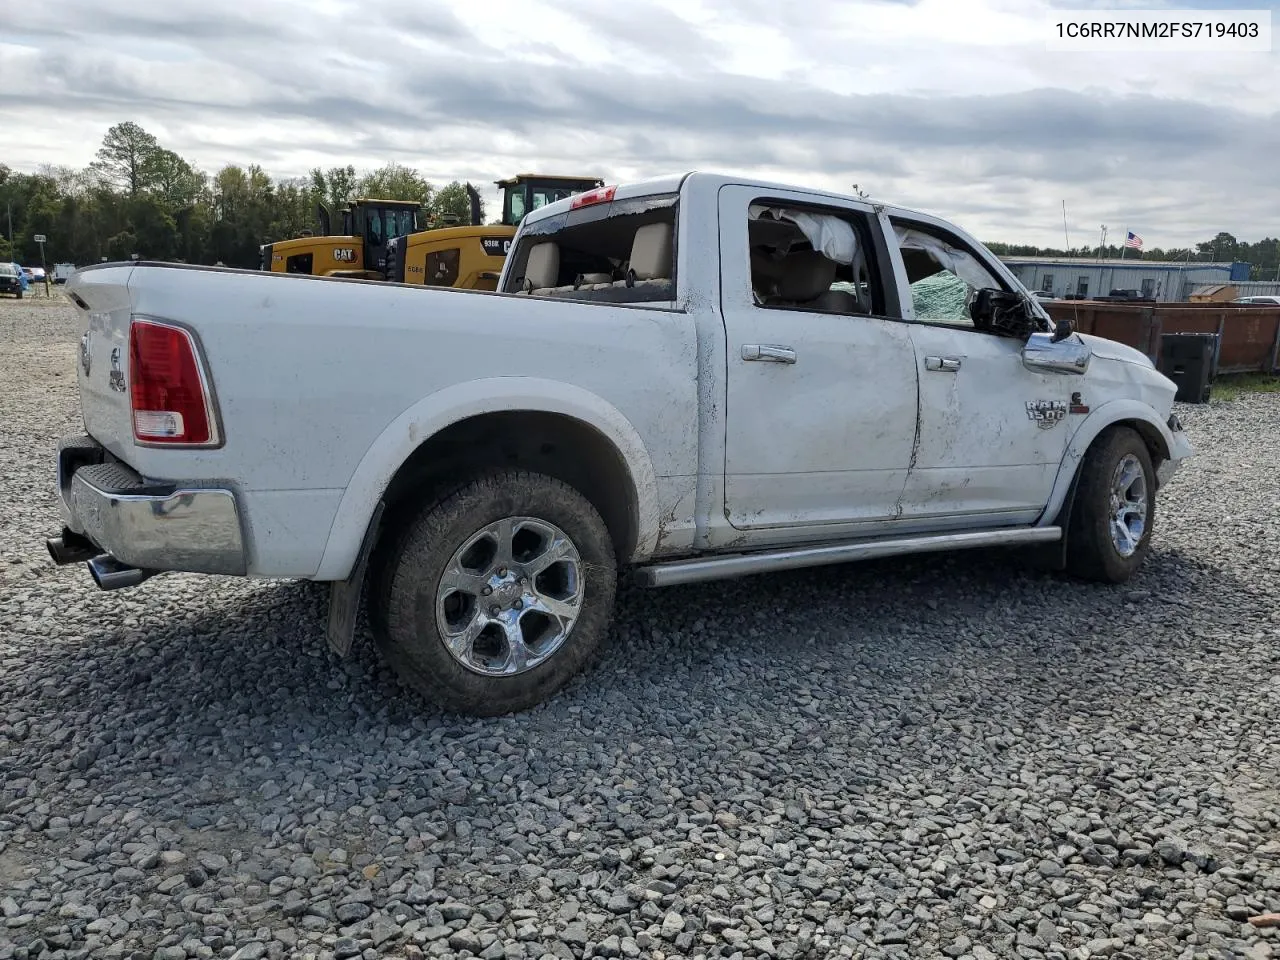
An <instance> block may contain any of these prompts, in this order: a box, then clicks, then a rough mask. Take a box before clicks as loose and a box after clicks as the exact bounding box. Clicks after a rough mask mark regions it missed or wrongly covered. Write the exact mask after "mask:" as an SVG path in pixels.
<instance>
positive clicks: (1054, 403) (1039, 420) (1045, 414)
mask: <svg viewBox="0 0 1280 960" xmlns="http://www.w3.org/2000/svg"><path fill="white" fill-rule="evenodd" d="M1027 418H1028V419H1030V420H1034V421H1035V423H1036V426H1038V427H1039V428H1040V429H1041V430H1048V429H1049V428H1050V427H1052V426H1054V425H1055V424H1058V423H1060V422H1062V421H1063V420H1065V419H1066V418H1067V404H1066V401H1064V400H1028V401H1027Z"/></svg>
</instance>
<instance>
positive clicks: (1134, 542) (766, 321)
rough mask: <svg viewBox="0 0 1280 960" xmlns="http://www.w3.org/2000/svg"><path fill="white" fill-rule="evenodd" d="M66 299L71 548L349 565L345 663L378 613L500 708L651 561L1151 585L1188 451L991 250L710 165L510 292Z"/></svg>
mask: <svg viewBox="0 0 1280 960" xmlns="http://www.w3.org/2000/svg"><path fill="white" fill-rule="evenodd" d="M68 294H69V296H70V298H71V300H72V301H73V302H74V303H75V305H76V307H77V309H78V310H79V312H80V313H79V316H80V327H81V330H82V333H83V336H82V337H81V340H80V352H79V361H78V378H79V388H80V397H81V406H82V409H83V416H84V425H85V432H86V435H84V436H79V437H74V438H67V439H65V440H64V441H63V442H62V443H61V444H60V446H59V451H58V472H57V484H58V488H59V490H60V491H61V503H62V508H63V520H64V523H65V526H64V528H63V530H62V532H61V535H60V536H58V537H56V538H54V539H52V540H50V541H49V543H48V545H49V550H50V553H51V554H52V556H53V558H54V560H55V561H56V562H59V563H70V562H80V561H88V564H89V568H90V570H91V571H92V574H93V577H94V579H95V581H96V582H97V584H98V585H99V586H100V587H103V588H114V587H118V586H130V585H133V584H137V583H139V582H141V581H143V580H144V579H146V578H147V577H149V576H151V575H152V574H153V573H156V572H159V571H190V572H196V573H207V574H224V575H233V576H250V577H282V578H305V579H311V580H317V581H329V582H331V583H332V590H331V603H330V623H329V641H330V644H331V645H332V646H333V647H334V648H335V650H337V651H338V652H339V653H345V652H346V651H347V650H348V649H349V648H350V646H351V643H352V640H353V636H354V632H355V616H356V610H357V604H358V601H359V600H360V599H361V598H362V597H364V596H367V602H368V610H369V618H370V623H371V626H372V632H373V634H374V636H375V638H376V641H377V643H378V644H379V646H380V647H381V649H382V650H383V652H384V655H385V656H386V657H387V659H388V661H389V662H390V663H391V664H392V666H393V667H394V668H395V669H396V670H397V672H398V674H399V675H400V676H401V677H402V678H403V680H404V681H405V682H406V683H407V684H409V685H410V686H412V687H413V688H415V689H417V690H418V691H420V692H422V693H424V694H425V695H427V696H428V697H431V698H434V699H435V700H437V701H439V702H440V703H442V704H443V705H444V706H446V707H447V708H449V709H454V710H458V711H463V712H469V713H474V714H480V715H491V714H496V713H503V712H509V711H513V710H519V709H523V708H527V707H529V706H531V705H533V704H535V703H537V702H539V701H541V700H543V699H545V698H547V697H548V696H550V695H551V694H553V693H554V692H555V691H556V690H557V689H559V688H560V687H561V686H562V685H563V684H564V683H565V682H566V681H567V680H569V678H570V677H572V676H573V675H574V674H575V673H576V672H577V671H579V670H580V668H581V667H582V665H583V664H584V662H585V661H586V659H587V658H588V656H589V655H590V654H591V653H592V651H593V649H594V648H596V646H597V645H598V644H599V643H600V641H601V639H602V637H603V635H604V634H605V632H606V630H607V626H608V624H609V621H610V618H611V615H612V608H613V604H614V594H615V588H616V584H617V578H618V574H619V570H620V568H624V567H625V568H629V569H630V571H631V573H632V574H633V575H634V576H636V577H638V579H639V581H640V582H641V583H643V584H645V585H648V586H663V585H667V584H682V583H690V582H693V581H701V580H712V579H715V578H720V577H732V576H739V575H743V574H754V573H765V572H768V571H774V570H781V569H786V568H795V567H803V566H809V565H815V564H825V563H837V562H844V561H851V560H857V559H861V558H867V557H881V556H887V555H896V554H906V553H913V552H922V551H944V550H955V549H961V548H972V547H990V546H1009V547H1018V546H1028V547H1029V546H1036V547H1037V548H1038V550H1039V551H1043V552H1047V554H1048V558H1049V560H1050V561H1051V562H1052V563H1053V565H1054V566H1055V567H1056V568H1057V569H1062V570H1066V571H1068V572H1070V573H1072V574H1074V575H1078V576H1081V577H1085V578H1092V579H1099V580H1103V581H1111V582H1119V581H1123V580H1125V579H1127V578H1128V577H1130V576H1131V575H1132V574H1133V572H1134V571H1135V569H1136V568H1137V567H1138V566H1139V564H1140V563H1141V562H1142V560H1143V558H1144V556H1145V555H1146V554H1147V552H1148V548H1149V545H1150V543H1151V536H1152V523H1153V519H1154V510H1155V499H1154V497H1155V493H1156V490H1157V488H1158V487H1159V485H1160V484H1161V483H1163V482H1165V481H1166V480H1167V479H1168V478H1169V476H1170V475H1171V474H1172V472H1173V471H1174V470H1175V469H1176V468H1177V466H1178V464H1179V463H1180V462H1181V461H1182V460H1183V459H1184V458H1186V457H1187V456H1189V455H1190V454H1191V447H1190V444H1189V443H1188V441H1187V438H1186V436H1185V434H1184V432H1183V429H1182V427H1181V425H1180V424H1179V422H1178V420H1177V418H1176V416H1174V415H1173V414H1172V407H1173V398H1174V392H1175V390H1174V385H1173V383H1172V382H1171V381H1169V380H1168V379H1167V378H1165V377H1164V376H1162V375H1161V374H1160V373H1158V372H1157V371H1156V370H1155V369H1154V367H1153V366H1152V364H1151V362H1150V361H1149V360H1148V358H1147V357H1146V356H1144V355H1143V354H1141V353H1139V352H1137V351H1135V350H1132V349H1130V348H1128V347H1126V346H1122V345H1120V344H1117V343H1113V342H1110V341H1107V340H1102V339H1097V338H1093V337H1087V336H1081V335H1080V334H1078V333H1076V332H1073V331H1072V329H1071V326H1070V324H1059V325H1058V326H1057V327H1056V328H1055V327H1054V325H1053V324H1052V322H1051V321H1050V320H1049V318H1048V317H1047V316H1046V315H1045V314H1044V312H1043V308H1041V307H1040V306H1039V305H1038V304H1036V303H1035V301H1034V299H1033V298H1032V297H1031V296H1030V295H1029V294H1028V293H1027V291H1026V290H1025V289H1023V288H1022V287H1021V286H1020V285H1019V283H1018V281H1017V279H1016V278H1015V277H1014V276H1013V275H1012V274H1011V273H1010V272H1009V271H1008V270H1007V269H1006V268H1005V267H1004V266H1003V264H1001V262H1000V261H999V260H998V259H997V258H996V257H994V256H992V255H991V253H990V252H989V251H988V250H986V249H985V248H984V247H983V246H982V245H981V244H979V243H978V242H976V241H975V240H974V239H973V238H972V237H970V236H968V235H967V234H966V233H964V232H962V231H961V230H959V229H957V228H955V227H953V226H951V225H949V224H948V223H945V222H943V221H942V220H939V219H936V218H934V217H931V216H927V215H924V214H920V213H914V212H911V211H909V210H905V209H900V208H897V207H892V206H886V205H883V204H880V203H875V202H872V201H868V200H865V199H861V198H852V197H845V196H840V195H835V194H830V193H825V192H821V191H815V190H807V189H802V188H798V187H790V186H784V185H780V184H774V183H765V182H756V181H752V180H749V179H742V178H734V177H727V176H721V175H713V174H708V173H691V174H686V175H684V176H675V177H666V178H659V179H653V180H648V181H643V182H638V183H632V184H627V185H620V186H616V187H613V186H610V187H605V188H602V189H599V190H595V191H592V192H590V193H585V194H581V195H579V196H577V197H574V198H570V199H566V200H562V201H560V202H558V203H554V204H551V205H549V206H546V207H543V208H541V209H539V210H536V211H533V212H532V213H530V214H529V215H528V216H527V217H526V218H525V220H524V222H523V224H522V225H521V227H520V230H519V232H518V234H517V236H516V237H515V239H514V242H513V246H512V251H511V254H510V255H509V257H508V258H507V262H506V265H505V267H504V270H503V274H502V277H501V279H500V281H499V288H498V291H497V292H478V291H469V290H455V289H431V288H424V287H421V286H406V285H400V284H393V283H378V282H369V281H357V280H335V279H328V278H318V277H310V276H301V275H290V274H277V273H269V272H268V273H263V272H259V271H242V270H228V269H218V268H202V267H191V266H178V265H168V264H161V263H147V262H142V263H133V264H103V265H97V266H91V267H86V268H84V269H81V270H79V271H78V272H77V273H76V274H75V275H74V276H73V277H72V278H71V280H70V282H69V284H68ZM366 580H367V581H368V589H367V591H364V592H362V590H363V588H364V586H365V583H366Z"/></svg>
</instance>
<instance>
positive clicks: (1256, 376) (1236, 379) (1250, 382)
mask: <svg viewBox="0 0 1280 960" xmlns="http://www.w3.org/2000/svg"><path fill="white" fill-rule="evenodd" d="M1250 393H1280V374H1277V375H1273V374H1269V373H1233V374H1229V375H1226V376H1222V377H1218V378H1217V379H1216V380H1214V381H1213V389H1212V392H1211V396H1212V398H1213V399H1214V400H1235V399H1237V398H1239V397H1242V396H1244V395H1246V394H1250Z"/></svg>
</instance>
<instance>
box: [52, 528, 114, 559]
mask: <svg viewBox="0 0 1280 960" xmlns="http://www.w3.org/2000/svg"><path fill="white" fill-rule="evenodd" d="M44 545H45V548H46V549H47V550H48V551H49V556H50V557H52V558H53V562H54V563H56V564H57V565H58V566H60V567H61V566H65V565H66V564H68V563H80V562H81V561H84V560H92V559H93V558H94V557H96V556H98V555H99V554H101V553H102V551H101V550H99V549H98V547H97V546H95V545H94V544H93V542H92V541H90V540H88V539H87V538H85V537H82V536H80V534H78V533H75V532H73V531H71V530H69V529H67V528H66V527H63V528H62V535H61V536H58V537H51V538H50V539H48V540H46V541H45V542H44Z"/></svg>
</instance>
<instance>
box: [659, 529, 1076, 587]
mask: <svg viewBox="0 0 1280 960" xmlns="http://www.w3.org/2000/svg"><path fill="white" fill-rule="evenodd" d="M1061 539H1062V528H1061V527H1011V528H1007V529H1003V530H975V531H970V532H968V533H944V534H933V535H930V536H922V537H895V538H894V539H892V540H860V541H855V542H853V543H834V544H824V545H822V546H814V547H794V548H791V549H788V550H765V551H761V552H759V553H733V554H727V555H724V556H709V557H698V558H697V559H694V560H673V561H671V562H670V563H655V564H650V565H648V566H644V567H640V568H638V569H637V570H636V580H637V582H638V583H639V584H640V585H641V586H644V587H671V586H676V585H677V584H682V583H700V582H702V581H705V580H723V579H726V578H728V577H744V576H748V575H749V574H753V573H776V572H777V571H779V570H797V569H800V568H803V567H818V566H823V565H826V564H832V563H848V562H850V561H853V560H871V559H873V558H875V557H901V556H905V555H907V554H911V553H933V552H940V551H948V550H968V549H972V548H974V547H1021V546H1026V545H1028V544H1033V543H1053V542H1055V541H1058V540H1061Z"/></svg>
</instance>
